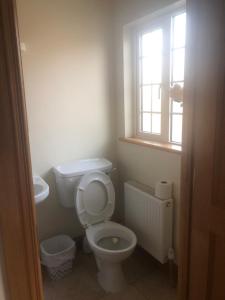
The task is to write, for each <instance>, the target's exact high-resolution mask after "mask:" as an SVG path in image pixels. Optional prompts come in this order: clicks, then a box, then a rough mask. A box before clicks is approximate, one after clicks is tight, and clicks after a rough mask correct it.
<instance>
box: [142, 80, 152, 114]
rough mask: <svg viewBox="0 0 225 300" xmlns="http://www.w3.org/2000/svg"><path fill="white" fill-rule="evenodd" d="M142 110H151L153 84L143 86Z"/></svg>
mask: <svg viewBox="0 0 225 300" xmlns="http://www.w3.org/2000/svg"><path fill="white" fill-rule="evenodd" d="M142 110H143V111H151V86H143V87H142Z"/></svg>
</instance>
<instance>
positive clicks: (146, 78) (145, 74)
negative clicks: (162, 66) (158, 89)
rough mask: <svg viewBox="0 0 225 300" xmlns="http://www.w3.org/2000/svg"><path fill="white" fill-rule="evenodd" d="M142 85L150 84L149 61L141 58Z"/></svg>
mask: <svg viewBox="0 0 225 300" xmlns="http://www.w3.org/2000/svg"><path fill="white" fill-rule="evenodd" d="M141 61H142V70H141V72H142V73H141V77H142V84H150V83H151V59H150V58H143V59H142V60H141Z"/></svg>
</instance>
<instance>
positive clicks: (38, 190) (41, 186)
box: [33, 175, 49, 204]
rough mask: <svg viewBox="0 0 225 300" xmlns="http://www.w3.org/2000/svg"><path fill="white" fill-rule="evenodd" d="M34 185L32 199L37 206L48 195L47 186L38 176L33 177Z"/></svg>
mask: <svg viewBox="0 0 225 300" xmlns="http://www.w3.org/2000/svg"><path fill="white" fill-rule="evenodd" d="M33 184H34V199H35V203H36V204H38V203H40V202H42V201H44V200H45V199H46V198H47V197H48V195H49V186H48V184H47V183H46V182H45V181H44V179H42V178H41V177H40V176H37V175H34V176H33Z"/></svg>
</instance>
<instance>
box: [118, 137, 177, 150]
mask: <svg viewBox="0 0 225 300" xmlns="http://www.w3.org/2000/svg"><path fill="white" fill-rule="evenodd" d="M119 140H120V141H121V142H125V143H130V144H135V145H139V146H144V147H148V148H155V149H158V150H162V151H167V152H173V153H177V154H181V153H182V146H179V145H173V144H169V143H159V142H153V141H149V140H143V139H140V138H136V137H124V138H123V137H121V138H119Z"/></svg>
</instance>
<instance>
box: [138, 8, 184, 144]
mask: <svg viewBox="0 0 225 300" xmlns="http://www.w3.org/2000/svg"><path fill="white" fill-rule="evenodd" d="M185 31H186V13H185V12H184V11H179V12H176V13H173V14H170V15H167V16H164V17H161V18H159V19H158V20H154V22H151V24H150V25H148V26H145V27H144V28H142V29H141V30H138V33H137V39H136V43H135V44H136V54H137V55H136V57H137V76H136V81H137V93H136V94H137V97H136V98H137V126H136V131H137V135H138V136H141V137H144V138H149V139H151V140H154V141H161V142H166V143H168V142H169V143H172V144H178V145H179V144H181V143H182V120H183V103H182V100H183V87H184V61H185Z"/></svg>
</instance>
